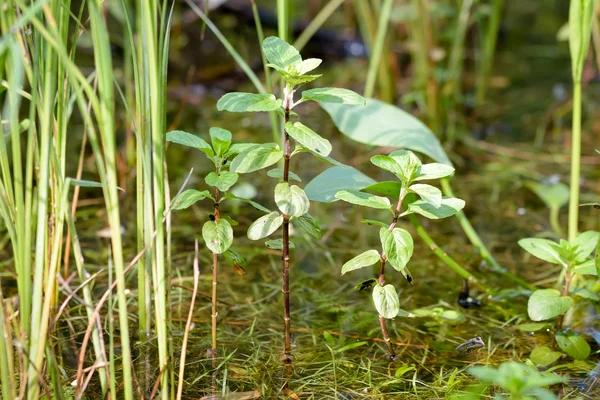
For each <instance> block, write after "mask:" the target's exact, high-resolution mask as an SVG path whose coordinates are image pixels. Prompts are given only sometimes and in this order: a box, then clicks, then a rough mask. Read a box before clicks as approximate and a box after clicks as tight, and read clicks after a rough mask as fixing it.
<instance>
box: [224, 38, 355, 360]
mask: <svg viewBox="0 0 600 400" xmlns="http://www.w3.org/2000/svg"><path fill="white" fill-rule="evenodd" d="M262 51H263V54H264V57H265V58H266V60H267V61H268V62H269V63H268V64H267V66H268V67H270V68H272V69H274V70H275V71H277V73H278V74H279V75H280V77H281V80H282V86H283V88H282V89H283V96H282V98H280V99H278V98H276V96H275V95H274V94H255V93H242V92H234V93H227V94H225V95H224V96H223V97H221V98H220V99H219V101H218V103H217V108H218V109H219V110H220V111H221V110H225V111H230V112H257V111H276V112H277V113H278V114H280V116H281V117H282V119H283V134H284V141H283V150H281V149H280V147H279V145H277V144H275V143H268V144H262V145H256V146H252V147H250V148H248V149H246V150H244V151H242V152H241V153H240V154H238V155H237V156H236V157H235V158H234V159H233V161H232V162H231V166H230V171H231V172H237V173H249V172H253V171H257V170H259V169H262V168H266V167H268V166H271V165H273V164H275V163H277V162H279V161H280V160H281V159H282V158H283V168H275V169H272V170H270V171H269V172H268V175H269V176H270V177H272V178H275V179H277V180H278V181H279V183H278V184H277V185H276V186H275V189H274V199H275V204H276V205H277V208H278V209H279V211H272V212H269V213H268V214H266V215H264V216H262V217H260V218H259V219H257V220H256V221H255V222H254V223H252V225H250V227H249V228H248V237H249V238H250V239H252V240H260V239H264V238H266V237H268V236H270V235H272V234H273V233H274V232H275V231H276V230H277V229H278V228H279V227H281V228H282V229H281V232H282V238H281V239H274V240H269V241H268V242H267V243H266V245H267V246H268V247H270V248H273V249H279V250H281V251H282V263H283V265H282V270H283V271H282V272H283V297H284V310H283V314H284V346H283V355H282V360H283V361H285V362H289V361H291V335H290V326H291V316H290V248H293V243H292V242H291V241H290V222H292V221H296V222H297V223H298V225H300V226H301V227H302V228H304V229H305V230H306V231H307V232H308V233H309V234H311V235H313V236H317V237H318V236H319V235H320V231H319V228H318V224H317V222H316V221H315V220H314V219H313V218H312V217H311V215H310V214H309V213H308V210H309V207H310V201H309V199H308V197H307V196H306V193H305V192H304V190H302V189H301V188H300V187H299V186H298V185H292V184H290V181H297V182H300V181H301V179H300V177H299V175H297V174H295V173H294V172H293V171H291V169H290V162H291V160H292V157H294V156H295V155H298V154H300V153H310V154H312V155H314V156H315V157H317V158H318V159H321V160H324V161H328V162H334V161H333V160H332V159H330V158H329V157H328V155H329V153H330V152H331V150H332V147H331V143H329V141H328V140H327V139H325V138H323V137H321V136H320V135H319V134H318V133H316V132H315V131H313V130H312V129H311V128H309V127H308V126H306V125H304V124H303V123H302V122H300V121H295V122H293V121H292V120H293V119H295V118H298V115H297V114H296V113H295V112H294V111H292V110H293V109H294V108H295V107H296V106H297V105H299V104H301V103H303V102H306V101H316V102H319V103H339V104H364V103H365V100H364V99H363V98H362V97H361V96H360V95H358V94H356V93H354V92H352V91H351V90H348V89H339V88H315V89H309V90H305V91H303V92H302V93H301V95H300V98H299V99H297V100H296V99H295V98H294V95H295V94H296V91H297V90H298V88H299V87H300V86H301V85H303V84H306V83H309V82H312V81H314V80H315V79H317V78H319V77H320V76H321V75H310V74H309V72H311V71H313V70H314V69H316V68H317V67H318V66H319V65H320V64H321V60H319V59H316V58H309V59H306V60H303V59H302V57H301V56H300V53H299V52H298V50H297V49H296V48H294V47H293V46H291V45H290V44H288V43H287V42H285V41H283V40H281V39H279V38H277V37H268V38H266V39H265V40H264V41H263V44H262ZM292 139H293V141H294V142H295V144H296V146H295V148H294V149H293V150H292V147H291V146H292Z"/></svg>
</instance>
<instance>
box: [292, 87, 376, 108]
mask: <svg viewBox="0 0 600 400" xmlns="http://www.w3.org/2000/svg"><path fill="white" fill-rule="evenodd" d="M307 100H313V101H316V102H318V103H338V104H360V105H364V104H366V101H365V99H364V98H363V97H362V96H361V95H359V94H358V93H355V92H353V91H352V90H348V89H340V88H317V89H309V90H305V91H304V92H302V101H307Z"/></svg>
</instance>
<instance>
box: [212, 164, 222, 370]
mask: <svg viewBox="0 0 600 400" xmlns="http://www.w3.org/2000/svg"><path fill="white" fill-rule="evenodd" d="M218 174H219V171H217V175H218ZM220 218H221V215H220V213H219V189H216V188H215V221H218V220H219V219H220ZM218 272H219V255H218V254H217V253H213V274H212V299H211V300H212V315H211V322H212V357H213V359H214V357H215V355H216V353H217V277H218Z"/></svg>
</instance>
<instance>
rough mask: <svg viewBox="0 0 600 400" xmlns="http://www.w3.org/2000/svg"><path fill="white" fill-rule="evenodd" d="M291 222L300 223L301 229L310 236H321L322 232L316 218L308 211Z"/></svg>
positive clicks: (318, 237)
mask: <svg viewBox="0 0 600 400" xmlns="http://www.w3.org/2000/svg"><path fill="white" fill-rule="evenodd" d="M293 222H294V224H296V223H297V224H298V225H300V226H301V227H302V229H304V230H305V231H306V233H308V234H309V235H311V236H312V237H314V238H317V239H321V236H322V234H323V233H322V232H321V227H320V226H319V223H318V222H317V220H316V219H314V218H313V216H312V215H310V214H309V213H306V214H304V215H302V216H300V217H298V218H294V219H293Z"/></svg>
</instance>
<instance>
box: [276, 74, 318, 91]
mask: <svg viewBox="0 0 600 400" xmlns="http://www.w3.org/2000/svg"><path fill="white" fill-rule="evenodd" d="M281 77H282V78H283V80H284V81H285V82H286V83H287V84H288V85H290V86H292V87H294V86H297V85H302V84H304V83H308V82H312V81H314V80H316V79H319V78H320V77H321V75H298V74H290V73H287V72H283V73H281Z"/></svg>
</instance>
